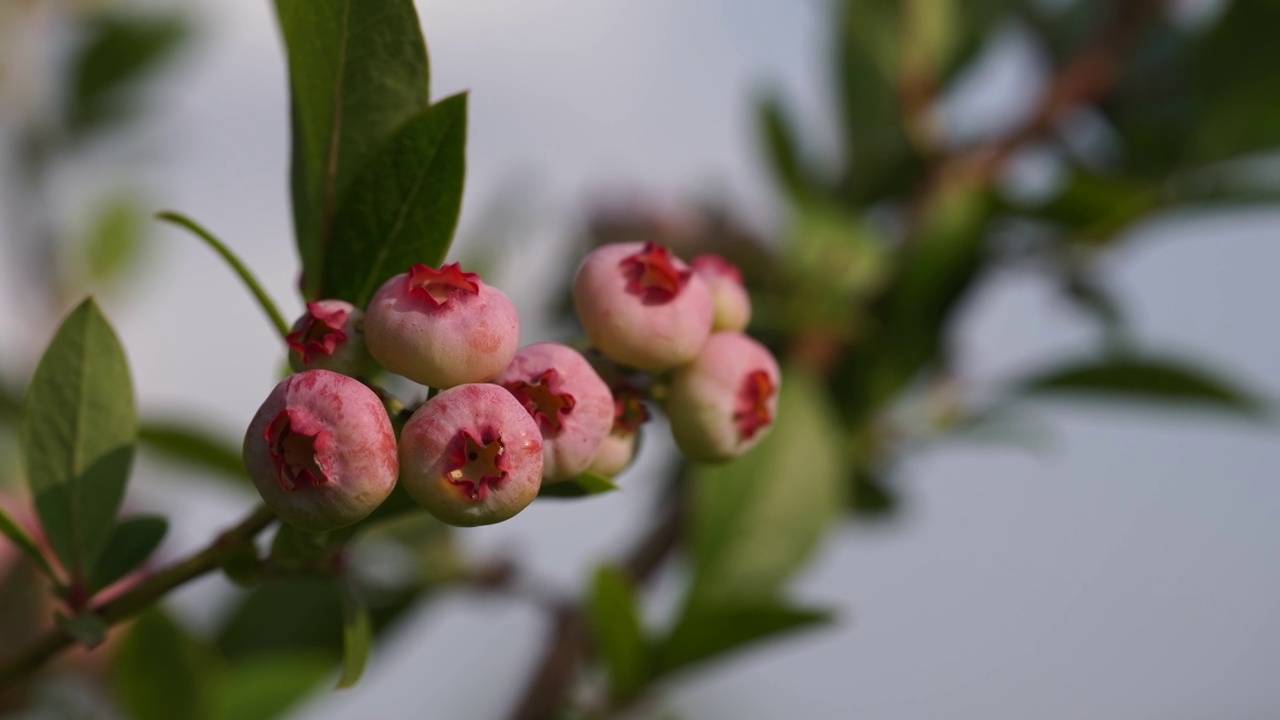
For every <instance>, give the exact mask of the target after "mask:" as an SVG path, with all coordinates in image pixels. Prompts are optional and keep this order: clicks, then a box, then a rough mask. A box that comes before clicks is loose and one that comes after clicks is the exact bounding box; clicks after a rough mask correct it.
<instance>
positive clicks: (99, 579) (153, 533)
mask: <svg viewBox="0 0 1280 720" xmlns="http://www.w3.org/2000/svg"><path fill="white" fill-rule="evenodd" d="M168 531H169V521H168V520H165V519H164V518H162V517H157V516H154V515H144V516H141V517H134V518H129V519H128V520H122V521H120V524H119V525H116V527H115V530H113V531H112V532H111V537H110V538H109V539H108V540H107V548H106V550H104V551H103V553H102V557H100V558H98V563H97V565H95V566H94V568H93V573H92V574H90V576H89V587H90V590H91V591H92V592H96V591H98V590H102V589H103V588H106V587H110V586H111V584H112V583H114V582H115V581H117V580H119V579H120V578H122V577H124V576H125V575H128V574H129V573H131V572H133V571H134V570H136V569H137V568H138V566H140V565H142V563H144V562H146V560H147V558H149V557H151V553H153V552H155V549H156V548H157V547H159V546H160V542H161V541H162V540H164V536H165V533H166V532H168Z"/></svg>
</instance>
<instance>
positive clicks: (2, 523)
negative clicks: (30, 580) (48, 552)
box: [0, 507, 57, 579]
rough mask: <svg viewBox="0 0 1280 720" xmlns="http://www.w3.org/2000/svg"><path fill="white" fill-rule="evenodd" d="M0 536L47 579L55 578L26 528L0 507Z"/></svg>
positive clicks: (42, 553) (46, 560)
mask: <svg viewBox="0 0 1280 720" xmlns="http://www.w3.org/2000/svg"><path fill="white" fill-rule="evenodd" d="M0 535H4V536H5V537H7V538H9V540H10V541H11V542H12V543H13V544H14V545H16V546H17V547H18V549H19V550H21V551H22V552H23V553H24V554H25V555H26V556H27V557H28V558H30V559H31V561H32V562H34V563H35V564H36V565H37V566H39V568H40V570H41V571H42V572H44V574H45V575H47V576H48V577H49V578H51V579H54V578H57V574H56V573H54V571H53V568H52V567H51V566H50V565H49V561H48V559H46V558H45V556H44V552H42V551H41V550H40V546H39V545H37V544H36V540H35V538H33V537H31V533H29V532H27V530H26V528H24V527H22V526H21V525H19V524H18V521H16V520H14V519H13V517H11V516H10V515H9V513H7V512H5V511H4V508H2V507H0Z"/></svg>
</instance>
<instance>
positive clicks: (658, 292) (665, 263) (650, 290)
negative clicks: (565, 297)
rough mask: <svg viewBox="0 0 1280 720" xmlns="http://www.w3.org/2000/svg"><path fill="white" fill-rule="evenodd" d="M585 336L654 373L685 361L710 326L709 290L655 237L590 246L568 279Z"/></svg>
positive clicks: (606, 351) (611, 353)
mask: <svg viewBox="0 0 1280 720" xmlns="http://www.w3.org/2000/svg"><path fill="white" fill-rule="evenodd" d="M573 301H574V306H575V307H576V308H577V311H578V317H579V318H580V319H581V320H582V326H583V328H584V329H585V330H586V331H587V337H589V338H591V342H592V343H593V344H594V345H595V346H596V347H597V348H599V349H600V351H601V352H603V353H604V354H605V355H607V356H609V358H611V359H613V360H616V361H617V362H619V363H622V364H623V365H629V366H631V367H634V368H639V369H641V370H648V371H650V372H660V371H663V370H668V369H670V368H673V367H675V366H677V365H683V364H684V363H687V362H689V361H690V360H692V359H693V358H694V356H696V355H697V354H698V350H699V349H701V348H702V344H703V343H704V342H706V340H707V335H708V334H710V332H711V317H712V303H711V290H710V289H709V288H708V287H707V284H706V282H705V281H704V280H703V279H702V278H701V277H699V276H698V275H696V274H694V272H693V271H692V270H690V269H689V266H688V265H686V264H685V263H684V262H683V261H681V260H680V259H679V258H677V257H675V256H674V255H672V254H671V253H670V251H668V250H667V249H666V248H664V247H662V246H661V245H657V244H655V243H639V242H632V243H616V244H613V245H605V246H603V247H600V248H597V249H596V250H594V251H592V252H591V253H590V254H589V255H587V257H586V258H585V259H584V260H583V261H582V265H581V266H580V267H579V268H578V274H577V276H576V277H575V278H574V281H573Z"/></svg>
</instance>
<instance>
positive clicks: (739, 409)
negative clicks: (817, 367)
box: [666, 332, 782, 462]
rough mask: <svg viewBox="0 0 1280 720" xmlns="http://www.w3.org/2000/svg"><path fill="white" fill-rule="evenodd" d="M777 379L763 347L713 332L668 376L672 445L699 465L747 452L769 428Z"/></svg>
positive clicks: (775, 363)
mask: <svg viewBox="0 0 1280 720" xmlns="http://www.w3.org/2000/svg"><path fill="white" fill-rule="evenodd" d="M781 380H782V375H781V373H780V372H779V371H778V361H777V360H775V359H774V358H773V355H772V354H771V353H770V352H769V351H768V349H766V348H765V347H764V346H763V345H761V344H760V343H758V342H756V341H755V340H753V339H751V338H749V337H747V336H746V335H743V334H741V333H735V332H719V333H715V334H714V335H712V336H711V338H710V339H709V340H707V344H706V346H705V347H703V348H702V352H701V353H698V357H697V359H695V360H694V361H693V362H692V363H690V364H689V365H687V366H685V367H682V368H680V369H679V370H678V371H676V373H675V375H674V376H673V377H672V381H671V391H670V394H669V395H668V397H667V402H666V409H667V415H668V416H670V419H671V434H672V435H673V436H675V440H676V445H678V446H679V447H680V449H681V450H682V451H683V452H684V454H685V455H687V456H689V458H691V459H693V460H698V461H701V462H722V461H725V460H731V459H733V458H735V457H738V456H739V455H741V454H743V453H745V452H746V451H748V450H750V449H751V448H752V447H754V446H755V444H756V443H758V442H760V440H761V439H762V438H763V437H764V436H765V435H767V434H768V432H769V429H770V428H772V427H773V421H774V417H775V415H776V414H777V411H778V388H779V384H780V382H781Z"/></svg>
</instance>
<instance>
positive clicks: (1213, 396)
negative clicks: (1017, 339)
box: [1013, 357, 1263, 417]
mask: <svg viewBox="0 0 1280 720" xmlns="http://www.w3.org/2000/svg"><path fill="white" fill-rule="evenodd" d="M1013 388H1014V390H1013V391H1014V393H1015V394H1018V395H1023V396H1028V395H1058V396H1075V397H1082V398H1095V399H1114V400H1123V401H1127V402H1135V401H1147V402H1158V403H1166V404H1175V405H1185V406H1188V407H1200V408H1204V409H1207V410H1222V411H1227V412H1232V413H1238V414H1242V415H1246V416H1251V417H1253V416H1258V415H1260V414H1261V413H1262V411H1263V406H1262V403H1261V402H1260V401H1259V400H1258V399H1257V397H1256V396H1255V395H1253V394H1252V393H1250V392H1249V391H1247V390H1245V389H1243V388H1240V387H1239V386H1237V385H1236V384H1235V383H1233V382H1231V381H1229V380H1227V379H1225V378H1222V377H1219V376H1218V375H1216V374H1215V373H1213V372H1211V371H1208V370H1205V369H1203V368H1198V367H1195V366H1193V365H1190V364H1186V363H1182V362H1178V361H1172V360H1167V359H1163V358H1131V357H1120V358H1113V359H1103V360H1085V361H1081V362H1076V363H1069V364H1066V365H1063V366H1061V367H1056V368H1052V369H1050V370H1046V371H1043V372H1039V373H1035V374H1033V375H1031V376H1030V377H1027V378H1024V379H1023V380H1021V381H1019V382H1016V383H1014V386H1013Z"/></svg>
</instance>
